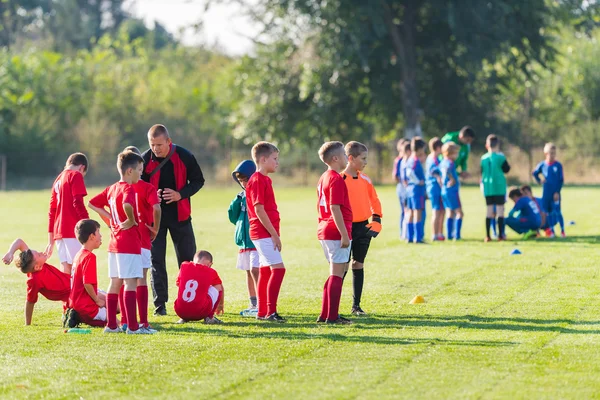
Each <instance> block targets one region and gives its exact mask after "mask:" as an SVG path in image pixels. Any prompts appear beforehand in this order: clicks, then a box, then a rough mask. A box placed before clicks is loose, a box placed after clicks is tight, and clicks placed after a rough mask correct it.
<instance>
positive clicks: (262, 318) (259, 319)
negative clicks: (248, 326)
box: [256, 314, 267, 321]
mask: <svg viewBox="0 0 600 400" xmlns="http://www.w3.org/2000/svg"><path fill="white" fill-rule="evenodd" d="M256 319H257V320H258V321H265V320H266V319H267V317H260V316H258V314H257V315H256Z"/></svg>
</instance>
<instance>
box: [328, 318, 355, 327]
mask: <svg viewBox="0 0 600 400" xmlns="http://www.w3.org/2000/svg"><path fill="white" fill-rule="evenodd" d="M325 322H326V323H328V324H332V325H334V324H335V325H350V324H352V323H353V322H352V321H350V320H349V319H347V318H344V317H338V319H336V320H333V321H332V320H329V319H328V320H326V321H325Z"/></svg>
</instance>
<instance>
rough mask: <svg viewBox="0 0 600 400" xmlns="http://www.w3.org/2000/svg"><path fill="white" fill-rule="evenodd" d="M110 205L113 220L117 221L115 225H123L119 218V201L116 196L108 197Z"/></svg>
mask: <svg viewBox="0 0 600 400" xmlns="http://www.w3.org/2000/svg"><path fill="white" fill-rule="evenodd" d="M108 205H109V207H110V214H111V215H112V220H113V222H114V223H115V226H119V225H121V220H120V219H119V213H118V212H117V202H116V201H115V199H114V198H112V197H111V198H110V199H108Z"/></svg>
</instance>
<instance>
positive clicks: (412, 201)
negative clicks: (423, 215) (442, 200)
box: [406, 196, 425, 210]
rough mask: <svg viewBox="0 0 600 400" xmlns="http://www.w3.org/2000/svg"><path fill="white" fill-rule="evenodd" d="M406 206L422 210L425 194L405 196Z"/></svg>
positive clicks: (410, 208)
mask: <svg viewBox="0 0 600 400" xmlns="http://www.w3.org/2000/svg"><path fill="white" fill-rule="evenodd" d="M406 206H407V207H408V209H409V210H423V209H424V208H425V196H417V197H412V196H411V197H409V198H407V199H406Z"/></svg>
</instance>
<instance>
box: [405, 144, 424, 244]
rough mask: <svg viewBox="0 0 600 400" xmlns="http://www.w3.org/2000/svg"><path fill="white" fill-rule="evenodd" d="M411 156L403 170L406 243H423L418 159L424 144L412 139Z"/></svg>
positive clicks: (422, 204)
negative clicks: (406, 222)
mask: <svg viewBox="0 0 600 400" xmlns="http://www.w3.org/2000/svg"><path fill="white" fill-rule="evenodd" d="M410 150H411V153H412V154H411V156H410V157H409V159H408V160H407V161H406V164H405V165H404V169H403V172H404V173H403V177H402V178H403V180H404V183H405V187H406V208H407V216H406V218H407V220H408V225H407V239H406V240H407V242H408V243H413V242H415V243H424V238H425V229H424V228H425V227H424V226H423V209H424V208H425V171H424V170H423V165H422V164H421V161H420V158H422V157H423V156H424V155H425V142H424V141H423V139H421V138H413V139H412V141H411V143H410Z"/></svg>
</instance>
